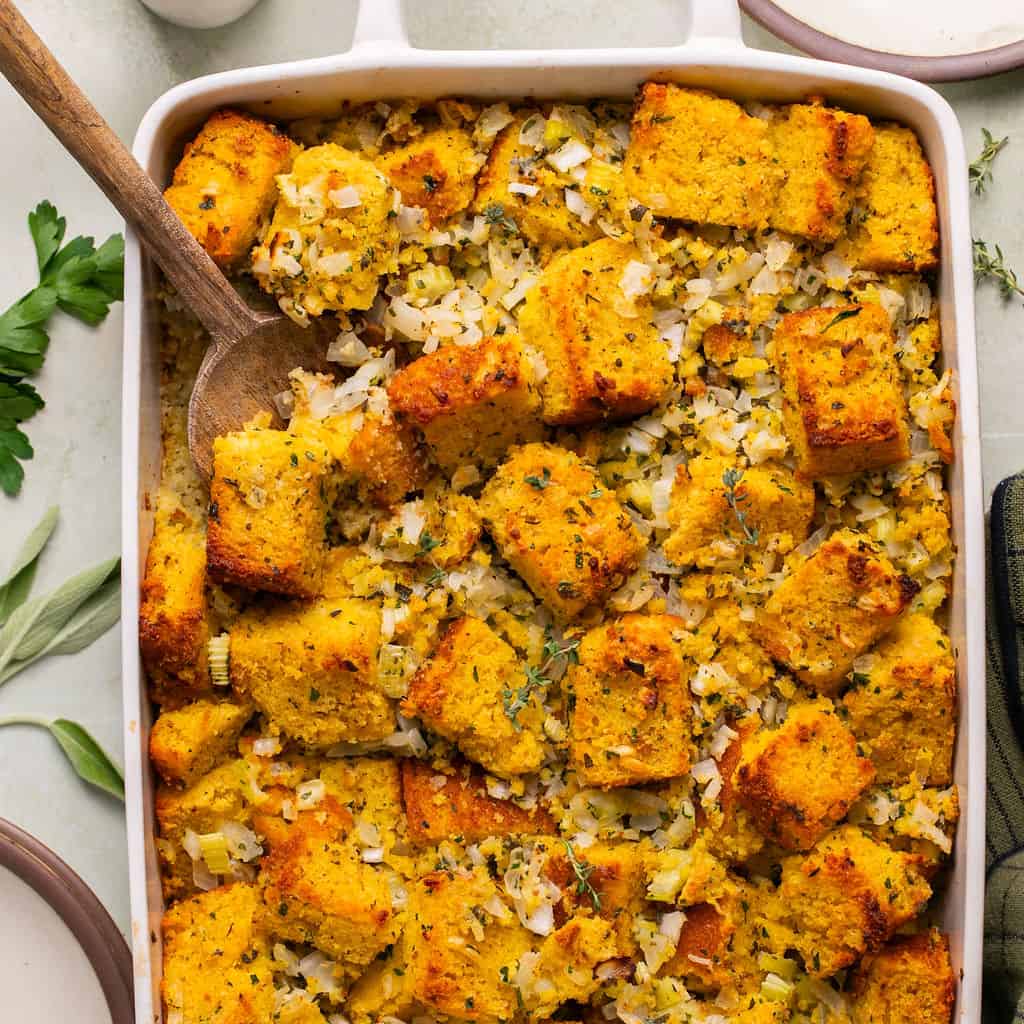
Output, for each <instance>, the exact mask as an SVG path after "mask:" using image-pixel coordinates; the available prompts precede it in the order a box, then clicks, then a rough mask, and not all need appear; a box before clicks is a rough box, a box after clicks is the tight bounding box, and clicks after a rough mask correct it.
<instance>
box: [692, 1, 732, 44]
mask: <svg viewBox="0 0 1024 1024" xmlns="http://www.w3.org/2000/svg"><path fill="white" fill-rule="evenodd" d="M705 41H706V42H716V43H728V44H731V45H733V46H743V45H744V44H743V36H742V34H741V32H740V8H739V4H738V3H737V2H736V0H690V33H689V35H688V36H687V37H686V43H684V44H683V45H684V46H685V45H687V44H689V43H697V42H705Z"/></svg>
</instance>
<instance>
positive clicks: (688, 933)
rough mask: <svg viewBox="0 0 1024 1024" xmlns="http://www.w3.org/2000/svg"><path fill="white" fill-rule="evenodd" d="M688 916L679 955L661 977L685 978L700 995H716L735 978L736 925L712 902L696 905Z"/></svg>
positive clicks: (688, 909) (677, 949)
mask: <svg viewBox="0 0 1024 1024" xmlns="http://www.w3.org/2000/svg"><path fill="white" fill-rule="evenodd" d="M685 913H686V920H685V921H684V922H683V927H682V929H681V930H680V932H679V941H678V942H677V943H676V949H675V952H674V953H673V954H672V958H671V959H670V960H668V961H667V962H666V963H664V964H662V966H661V968H660V969H659V971H658V974H659V975H661V976H662V977H669V978H683V979H685V981H686V985H687V987H688V988H692V989H693V990H694V991H697V992H716V991H718V990H719V989H720V988H721V987H722V986H723V985H725V984H726V983H727V982H728V981H729V979H730V977H731V971H730V969H729V961H730V956H729V940H730V938H731V937H732V935H733V933H734V932H735V931H736V926H735V925H734V924H733V922H732V921H731V920H730V918H729V916H728V915H727V914H724V913H722V912H721V911H719V910H718V908H717V907H715V906H714V904H712V903H695V904H693V905H692V906H689V907H687V908H686V911H685Z"/></svg>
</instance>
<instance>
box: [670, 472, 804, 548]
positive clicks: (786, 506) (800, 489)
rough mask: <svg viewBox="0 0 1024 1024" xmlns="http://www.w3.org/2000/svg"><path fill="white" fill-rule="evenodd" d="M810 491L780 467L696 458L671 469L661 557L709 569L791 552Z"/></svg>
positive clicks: (800, 530)
mask: <svg viewBox="0 0 1024 1024" xmlns="http://www.w3.org/2000/svg"><path fill="white" fill-rule="evenodd" d="M813 516H814V487H813V486H812V485H811V484H808V483H805V482H803V481H800V480H797V479H796V477H794V476H793V474H792V473H791V472H790V471H789V470H788V469H786V468H785V466H782V465H778V464H775V463H770V462H766V463H762V464H761V465H758V466H749V467H746V468H744V467H741V466H738V465H737V464H736V463H735V462H734V461H733V460H732V459H728V458H724V457H722V456H720V455H714V454H708V455H698V456H697V457H696V458H694V459H691V460H690V462H689V463H684V464H682V465H680V466H679V468H678V469H677V470H676V478H675V481H674V482H673V484H672V495H671V499H670V504H669V510H668V520H669V523H670V524H671V527H672V533H671V534H670V535H669V536H668V537H667V538H666V540H665V554H666V555H667V556H668V558H669V559H670V560H671V561H673V562H675V563H676V564H677V565H697V566H700V567H701V568H708V567H711V566H714V565H715V564H716V563H718V562H721V561H722V560H728V559H734V558H736V557H741V558H742V557H743V555H744V553H745V552H746V551H747V550H748V549H749V550H753V551H764V550H774V551H778V552H780V553H781V554H786V553H787V552H789V551H792V550H793V548H794V547H796V546H797V545H798V544H800V543H801V542H802V541H804V540H805V539H806V538H807V534H808V531H809V530H810V525H811V519H812V518H813Z"/></svg>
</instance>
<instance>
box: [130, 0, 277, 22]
mask: <svg viewBox="0 0 1024 1024" xmlns="http://www.w3.org/2000/svg"><path fill="white" fill-rule="evenodd" d="M259 2H260V0H142V3H143V4H144V5H145V6H146V7H148V8H149V9H150V10H151V11H152V12H153V13H154V14H158V15H159V16H160V17H161V18H164V19H165V20H166V21H170V22H173V23H174V24H175V25H181V26H182V27H183V28H220V26H221V25H227V24H229V23H230V22H232V21H236V20H237V19H238V18H240V17H241V16H242V15H243V14H248V13H249V11H251V10H252V9H253V8H254V7H255V6H256V5H257V4H258V3H259Z"/></svg>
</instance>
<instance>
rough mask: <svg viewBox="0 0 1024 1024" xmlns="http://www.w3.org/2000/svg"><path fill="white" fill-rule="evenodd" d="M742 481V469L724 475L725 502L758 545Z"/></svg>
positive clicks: (750, 540)
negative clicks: (739, 489) (740, 491)
mask: <svg viewBox="0 0 1024 1024" xmlns="http://www.w3.org/2000/svg"><path fill="white" fill-rule="evenodd" d="M858 312H859V310H858ZM742 479H743V470H742V469H727V470H726V471H725V472H724V473H723V474H722V483H723V485H724V486H725V500H726V503H727V504H728V505H729V508H731V509H732V514H733V515H734V516H735V517H736V522H737V523H739V524H740V529H741V530H742V531H743V543H744V544H756V543H757V541H758V538H759V536H760V533H759V531H758V530H757V529H756V528H755V527H752V526H751V525H750V524H749V523H748V522H747V512H748V510H747V509H745V508H741V507H740V506H741V505H742V504H743V503H744V502H745V501H747V495H746V494H737V493H736V487H737V485H738V484H739V483H740V481H741V480H742Z"/></svg>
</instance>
